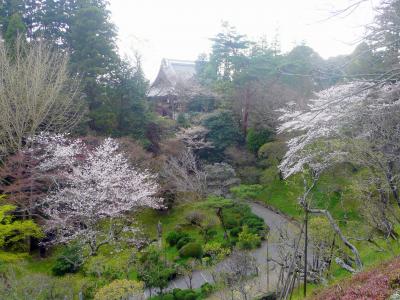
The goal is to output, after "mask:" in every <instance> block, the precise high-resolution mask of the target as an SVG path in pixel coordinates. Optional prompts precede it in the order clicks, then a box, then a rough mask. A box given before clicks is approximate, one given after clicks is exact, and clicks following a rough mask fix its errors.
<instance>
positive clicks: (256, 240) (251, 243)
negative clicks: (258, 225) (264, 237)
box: [237, 225, 261, 250]
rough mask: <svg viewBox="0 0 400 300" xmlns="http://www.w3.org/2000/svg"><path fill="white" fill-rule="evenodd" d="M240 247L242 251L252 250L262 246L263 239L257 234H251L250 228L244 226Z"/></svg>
mask: <svg viewBox="0 0 400 300" xmlns="http://www.w3.org/2000/svg"><path fill="white" fill-rule="evenodd" d="M237 244H238V246H239V248H240V249H245V250H250V249H254V248H257V247H259V246H260V245H261V239H260V237H259V236H258V235H257V234H254V233H251V232H250V230H249V228H248V226H247V225H245V226H243V230H242V232H241V233H239V236H238V242H237Z"/></svg>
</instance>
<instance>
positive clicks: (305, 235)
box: [303, 199, 308, 297]
mask: <svg viewBox="0 0 400 300" xmlns="http://www.w3.org/2000/svg"><path fill="white" fill-rule="evenodd" d="M304 208H305V217H304V227H305V234H304V283H303V293H304V297H306V296H307V250H308V204H307V201H306V200H305V199H304Z"/></svg>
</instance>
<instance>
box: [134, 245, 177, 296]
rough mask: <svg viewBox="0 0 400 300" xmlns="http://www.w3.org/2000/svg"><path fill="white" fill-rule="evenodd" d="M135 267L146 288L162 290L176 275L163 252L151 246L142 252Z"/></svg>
mask: <svg viewBox="0 0 400 300" xmlns="http://www.w3.org/2000/svg"><path fill="white" fill-rule="evenodd" d="M136 267H137V272H138V279H139V280H140V281H143V282H144V283H145V286H146V287H147V288H159V289H160V290H161V291H162V290H163V289H164V288H165V287H167V286H168V282H169V281H170V280H171V279H173V278H174V277H175V276H176V270H175V269H174V268H172V267H171V266H170V264H169V263H168V262H167V261H166V260H165V256H164V255H163V253H161V252H160V251H159V250H157V249H155V248H152V247H150V248H149V249H147V251H146V252H142V254H141V256H140V257H139V259H138V261H137V264H136Z"/></svg>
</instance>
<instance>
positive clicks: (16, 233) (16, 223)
mask: <svg viewBox="0 0 400 300" xmlns="http://www.w3.org/2000/svg"><path fill="white" fill-rule="evenodd" d="M15 210H16V206H13V205H3V206H0V248H4V249H14V250H22V251H26V250H27V249H26V239H27V238H31V237H32V238H37V239H40V238H42V237H43V232H42V230H41V229H40V227H39V226H38V225H37V224H35V222H34V221H33V220H15V217H14V216H13V214H12V213H13V212H14V211H15Z"/></svg>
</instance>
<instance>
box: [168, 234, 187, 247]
mask: <svg viewBox="0 0 400 300" xmlns="http://www.w3.org/2000/svg"><path fill="white" fill-rule="evenodd" d="M182 238H189V234H188V233H187V232H183V231H171V232H170V233H168V235H167V237H166V241H167V243H168V244H169V245H170V246H171V247H173V246H175V245H177V244H178V242H179V240H180V239H182Z"/></svg>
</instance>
